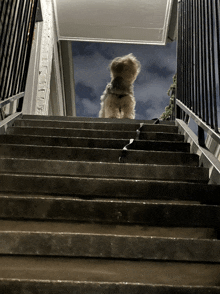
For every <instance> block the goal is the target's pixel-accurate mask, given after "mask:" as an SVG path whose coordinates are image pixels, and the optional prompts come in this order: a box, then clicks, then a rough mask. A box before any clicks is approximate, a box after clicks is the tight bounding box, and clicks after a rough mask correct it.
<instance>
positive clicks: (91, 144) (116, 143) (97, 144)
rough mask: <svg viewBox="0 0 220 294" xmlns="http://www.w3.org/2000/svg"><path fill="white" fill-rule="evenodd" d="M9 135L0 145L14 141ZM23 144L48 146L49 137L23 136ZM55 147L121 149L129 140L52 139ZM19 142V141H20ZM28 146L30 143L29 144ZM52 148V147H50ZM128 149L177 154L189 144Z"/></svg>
mask: <svg viewBox="0 0 220 294" xmlns="http://www.w3.org/2000/svg"><path fill="white" fill-rule="evenodd" d="M7 136H9V135H2V136H0V138H1V139H0V140H1V143H2V144H3V143H4V142H5V143H7V142H10V141H12V140H13V141H14V143H15V144H18V143H16V142H15V139H16V138H14V139H9V138H7ZM21 138H22V139H23V144H28V143H27V142H31V143H32V145H35V144H36V141H37V142H39V144H40V145H42V143H41V142H43V141H44V142H45V141H46V142H47V143H46V145H48V143H49V141H51V137H46V138H49V139H46V138H43V137H42V136H23V137H21ZM53 138H54V140H53V141H54V142H57V143H55V145H56V146H57V144H58V145H59V142H60V141H62V143H61V144H62V146H67V147H69V146H71V147H84V148H108V149H123V148H124V147H125V146H126V145H128V144H129V142H130V141H129V140H126V139H121V140H120V139H92V138H82V137H75V138H72V137H71V138H66V137H65V138H63V137H59V138H57V137H53ZM20 140H21V139H20ZM29 144H30V143H29ZM52 146H53V145H52ZM128 149H135V150H154V151H178V152H189V151H190V144H188V143H183V142H167V141H164V142H158V141H144V140H140V141H134V142H133V144H131V145H130V146H129V147H128Z"/></svg>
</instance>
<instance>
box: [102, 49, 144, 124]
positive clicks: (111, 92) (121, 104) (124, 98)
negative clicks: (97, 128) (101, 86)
mask: <svg viewBox="0 0 220 294" xmlns="http://www.w3.org/2000/svg"><path fill="white" fill-rule="evenodd" d="M109 67H110V72H111V82H110V83H109V84H107V86H106V88H105V91H104V92H103V95H102V96H101V98H100V99H101V103H100V106H101V109H100V111H99V117H100V118H101V117H102V118H119V119H121V118H129V119H134V118H135V104H136V101H135V98H134V92H133V87H134V86H133V83H134V81H135V80H136V78H137V76H138V74H139V72H140V70H141V65H140V62H139V61H138V60H137V59H136V57H135V56H134V55H133V54H132V53H131V54H128V55H125V56H122V57H117V58H115V59H113V60H112V62H111V63H110V65H109Z"/></svg>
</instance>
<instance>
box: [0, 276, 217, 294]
mask: <svg viewBox="0 0 220 294" xmlns="http://www.w3.org/2000/svg"><path fill="white" fill-rule="evenodd" d="M0 292H2V293H10V294H24V293H31V294H39V293H44V294H63V293H77V294H78V293H80V294H88V293H96V294H103V293H105V294H112V293H115V294H124V293H127V294H148V293H149V294H207V293H212V294H219V293H220V287H215V286H214V287H211V286H205V287H203V286H166V285H150V284H148V285H146V284H141V283H136V284H135V283H127V282H124V283H105V282H97V283H95V282H94V283H93V282H87V281H84V282H74V281H55V280H48V281H45V280H25V279H1V278H0Z"/></svg>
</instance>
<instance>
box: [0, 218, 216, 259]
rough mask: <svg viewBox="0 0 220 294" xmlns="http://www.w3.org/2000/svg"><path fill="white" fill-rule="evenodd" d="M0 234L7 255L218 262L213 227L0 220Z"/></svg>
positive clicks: (2, 249) (2, 248) (1, 251)
mask: <svg viewBox="0 0 220 294" xmlns="http://www.w3.org/2000/svg"><path fill="white" fill-rule="evenodd" d="M0 238H1V243H0V254H7V255H8V254H9V255H11V254H12V255H40V256H74V257H96V258H116V259H117V258H120V259H121V258H122V259H141V260H169V261H194V262H195V261H198V262H220V254H219V253H220V241H219V240H216V236H215V232H214V230H213V229H198V228H196V229H194V228H187V229H186V228H172V229H171V228H159V227H147V226H134V227H130V226H125V225H124V226H118V225H117V226H113V225H112V226H111V225H103V224H102V225H100V224H80V223H57V222H56V223H54V222H50V223H49V222H46V223H45V222H43V223H42V222H37V223H35V222H29V223H28V224H26V223H25V222H24V221H23V222H17V221H1V222H0ZM213 238H214V239H213Z"/></svg>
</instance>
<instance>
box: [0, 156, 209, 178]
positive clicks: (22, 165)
mask: <svg viewBox="0 0 220 294" xmlns="http://www.w3.org/2000/svg"><path fill="white" fill-rule="evenodd" d="M0 173H20V174H38V175H39V174H43V175H57V176H59V175H60V176H82V177H91V176H92V177H93V178H94V177H99V178H118V179H145V180H146V179H148V180H163V181H166V180H168V181H189V182H201V183H202V182H204V183H208V181H209V170H208V169H206V168H201V167H189V166H172V165H169V166H168V165H146V164H128V163H104V162H89V161H86V162H83V161H64V160H62V161H60V160H53V161H51V160H40V159H18V158H0Z"/></svg>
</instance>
